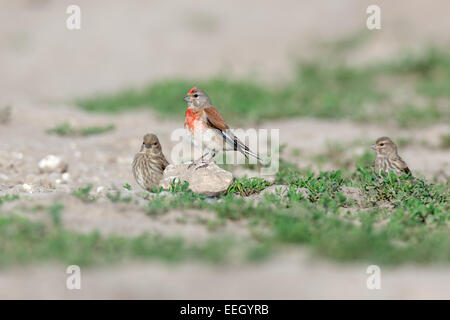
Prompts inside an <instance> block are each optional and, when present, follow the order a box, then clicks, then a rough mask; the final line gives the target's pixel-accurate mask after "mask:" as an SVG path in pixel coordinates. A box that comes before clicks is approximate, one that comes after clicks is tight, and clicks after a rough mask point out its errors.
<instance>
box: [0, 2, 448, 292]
mask: <svg viewBox="0 0 450 320" xmlns="http://www.w3.org/2000/svg"><path fill="white" fill-rule="evenodd" d="M73 4H75V5H78V6H79V7H80V8H81V30H68V29H67V28H66V20H67V18H68V17H69V14H67V13H66V9H67V7H68V6H69V5H73ZM371 4H376V5H378V6H379V7H380V8H381V29H380V30H373V31H371V30H368V29H367V27H366V20H367V17H368V14H367V13H366V9H367V7H368V6H369V5H371ZM449 12H450V2H449V1H445V0H435V1H433V2H428V1H423V0H422V1H420V0H414V1H411V0H398V1H389V0H377V1H365V0H341V1H332V0H328V1H325V0H323V1H300V0H283V1H277V2H275V1H271V0H247V1H234V0H229V1H214V3H213V2H211V1H209V0H198V1H187V0H177V1H142V0H133V1H108V0H96V1H89V0H84V1H81V0H71V1H66V0H14V1H8V0H0V136H1V137H2V138H1V139H0V143H1V149H0V191H1V192H2V194H7V195H12V194H26V195H27V196H29V197H32V198H33V201H37V203H38V204H41V205H48V203H52V201H54V198H53V197H54V194H53V193H52V192H54V191H55V190H56V191H57V192H62V193H65V194H70V193H71V192H73V191H74V190H79V188H83V187H85V186H86V185H90V186H92V191H93V192H96V193H97V194H99V195H102V194H103V195H104V194H105V193H106V192H107V191H108V190H117V189H118V188H121V187H122V185H124V184H125V183H127V184H128V183H129V184H130V186H131V187H132V188H133V190H134V189H139V188H138V187H137V185H136V184H135V183H134V179H133V178H132V176H131V172H130V163H131V161H132V159H133V156H134V154H135V153H136V152H137V151H138V148H139V145H140V143H141V138H142V136H143V135H144V134H145V133H147V132H155V133H157V134H158V136H159V137H160V140H161V142H162V146H163V150H164V152H165V154H166V155H170V150H171V147H172V146H173V144H174V142H173V141H170V134H171V132H172V131H173V130H174V129H176V128H180V127H182V126H183V121H184V120H183V116H184V110H185V105H184V103H183V101H182V98H183V96H184V95H185V93H186V92H187V90H189V88H191V87H192V86H194V85H197V86H200V87H202V88H204V89H205V90H206V92H208V93H209V95H210V97H211V99H212V101H213V104H215V105H216V106H217V107H218V108H219V110H220V111H221V113H222V114H223V115H224V117H225V118H226V119H227V120H228V122H229V124H230V125H231V126H233V127H244V128H247V127H259V128H268V129H271V128H274V129H280V140H281V141H280V142H281V144H282V145H283V146H284V148H283V158H284V159H286V160H289V161H292V162H293V163H296V165H298V166H299V167H300V168H307V169H310V170H312V171H314V172H318V171H321V170H322V171H323V170H335V169H344V170H353V169H354V168H355V167H356V165H357V164H358V163H364V164H368V163H370V162H371V161H372V159H373V154H372V153H371V152H370V150H369V148H368V147H369V145H370V144H372V143H373V141H374V140H375V139H376V138H378V137H380V136H385V135H387V136H390V137H391V138H393V139H394V141H396V142H397V144H398V145H399V148H400V154H401V155H402V157H403V158H404V159H405V160H406V162H407V163H408V164H409V167H410V168H411V169H412V171H413V172H414V173H415V175H417V176H419V177H424V178H426V179H429V181H434V182H440V183H448V178H449V176H450V126H449V123H450V19H449V18H448V13H449ZM48 154H56V155H57V156H60V157H61V158H63V159H65V161H67V162H68V165H69V171H68V173H69V174H70V175H69V176H68V175H66V176H62V175H58V174H42V173H40V172H39V171H38V166H37V164H38V162H39V160H40V159H42V158H43V157H45V156H46V155H48ZM169 160H170V159H169ZM230 170H233V173H234V175H235V176H236V177H240V176H244V175H247V176H252V175H256V176H257V173H255V172H252V171H251V170H250V169H249V168H240V167H237V168H232V169H230ZM266 178H267V177H266ZM267 179H269V180H270V177H268V178H267ZM25 185H26V187H25ZM90 190H91V189H90ZM88 193H89V191H88ZM46 197H48V199H47V198H46ZM21 199H22V198H21ZM61 199H62V200H60V201H61V202H62V203H64V208H65V209H64V210H65V211H64V225H65V226H66V227H67V228H69V229H71V230H75V231H77V232H90V231H93V230H99V231H100V233H102V234H103V233H104V234H110V233H113V234H119V235H139V234H140V233H141V232H147V231H149V230H150V231H154V230H156V231H157V232H161V233H163V234H166V235H167V234H168V235H173V234H176V235H178V234H182V235H183V236H185V237H186V238H188V239H191V240H192V238H191V237H193V238H195V239H197V238H196V236H198V235H200V236H203V235H204V234H205V233H206V234H208V232H207V231H205V230H203V229H204V228H203V227H202V228H203V229H202V228H200V227H198V226H194V227H192V226H191V225H190V227H189V228H187V227H186V226H185V225H184V224H179V223H178V222H177V221H178V220H177V219H179V218H180V212H178V213H177V215H175V216H174V217H172V218H171V220H170V221H169V222H168V221H153V220H152V221H148V219H147V218H146V217H142V214H141V213H142V212H141V211H140V210H139V209H137V208H130V207H123V206H117V205H115V204H114V205H105V204H102V203H100V205H98V206H95V205H92V204H91V205H90V206H87V205H86V204H83V206H86V207H83V208H84V209H83V210H82V209H80V203H79V202H77V200H73V199H72V198H70V199H69V198H65V197H62V198H61ZM27 201H28V200H27ZM24 203H25V202H24V201H22V200H20V201H19V202H18V205H21V206H24V205H25V204H26V203H25V204H24ZM108 203H109V202H108ZM35 205H36V204H34V205H33V206H35ZM93 206H95V207H93ZM6 208H8V207H6ZM14 208H15V207H14V206H13V207H11V208H10V209H11V210H12V209H14ZM4 209H5V207H4ZM53 209H54V210H57V208H56V209H55V208H53ZM80 211H83V212H80ZM51 212H53V211H51ZM181 215H183V212H182V213H181ZM238 229H239V228H238ZM235 231H236V230H235ZM292 259H293V258H292V257H291V256H289V257H288V258H286V259H281V260H280V261H281V262H280V261H275V262H271V263H268V264H266V265H258V267H255V268H256V269H253V267H252V266H245V267H242V268H240V267H239V268H236V267H230V268H228V269H226V268H224V270H219V269H217V268H210V267H208V266H204V265H201V266H197V265H194V266H193V265H190V264H188V265H183V266H181V267H180V268H179V269H169V270H167V269H166V266H161V265H159V264H152V265H151V266H150V265H146V264H142V265H141V264H133V265H132V266H131V267H123V266H121V267H119V269H118V270H115V269H108V270H107V271H104V270H99V269H94V270H91V271H90V272H89V273H86V277H87V279H89V281H90V282H89V283H91V287H90V290H86V291H84V292H85V293H82V294H78V293H75V295H74V293H70V292H68V291H67V290H66V289H65V288H63V287H61V286H60V281H65V280H64V279H65V276H66V275H65V273H64V269H61V268H59V267H58V266H54V265H51V266H49V267H47V266H45V267H42V268H41V269H27V268H31V267H26V266H25V267H23V268H21V269H14V270H13V269H2V271H1V272H0V287H5V286H6V287H8V288H14V289H11V291H9V292H3V293H1V294H0V296H2V297H36V296H37V297H57V298H60V297H63V298H73V297H85V298H86V297H87V298H92V297H115V298H136V297H137V298H140V297H147V298H184V297H193V298H202V297H203V298H205V297H208V298H227V297H228V298H230V297H233V298H234V297H235V298H261V297H263V298H273V297H278V298H292V297H294V298H311V297H325V298H330V297H331V298H344V297H367V298H374V297H375V298H378V297H382V298H390V297H397V298H398V297H400V298H405V297H430V296H431V297H440V296H442V295H443V294H444V293H448V291H445V290H446V288H445V286H443V284H445V281H442V279H450V274H449V273H448V270H445V269H439V268H438V269H436V270H434V269H433V270H431V271H430V270H428V269H420V268H416V267H403V269H395V270H394V271H392V273H389V274H387V277H388V279H391V280H392V281H391V287H390V289H391V290H390V291H384V292H378V293H373V292H368V291H367V290H366V289H365V288H362V287H361V286H356V285H355V286H352V285H349V281H350V282H351V281H352V280H355V279H356V280H357V281H360V280H361V281H362V282H361V283H363V282H364V281H365V280H364V279H365V276H366V275H365V272H364V270H365V269H364V268H365V267H364V266H363V265H351V266H341V265H340V266H336V265H334V264H333V263H330V262H323V263H322V262H321V263H319V264H316V265H315V267H314V268H312V267H311V265H310V263H311V262H310V260H309V259H307V258H305V257H304V256H303V255H302V256H301V257H300V258H298V257H297V258H295V259H294V260H292ZM19 260H20V259H19ZM293 261H295V262H293ZM120 268H122V269H120ZM299 268H300V269H299ZM30 270H31V271H30ZM61 270H63V271H61ZM198 270H202V272H198ZM361 270H363V272H361ZM273 274H283V275H284V276H281V277H272V278H271V275H273ZM418 274H419V275H421V276H417V275H418ZM117 275H120V276H119V277H118V276H117ZM142 277H147V278H148V279H149V281H151V283H152V285H151V288H150V287H149V286H147V285H146V284H145V283H141V278H142ZM113 279H114V281H113ZM233 279H234V281H233ZM236 279H239V281H236ZM261 279H265V280H266V282H264V283H261V281H260V280H261ZM293 279H296V280H295V281H294V280H293ZM308 279H309V280H308ZM349 279H350V280H349ZM420 279H428V280H430V281H429V282H425V280H424V282H420V281H422V280H420ZM413 280H414V281H416V282H414V281H413ZM417 281H418V282H417ZM449 281H450V280H449ZM44 282H45V284H44ZM413 282H414V283H415V284H416V285H417V286H412V283H413ZM167 283H169V284H170V286H167V285H166V284H167ZM293 283H294V284H293ZM447 283H448V281H447ZM105 284H107V285H106V286H105ZM210 284H214V285H210ZM330 284H333V287H334V288H336V289H335V290H334V289H333V290H330V289H329V288H330ZM431 284H432V285H431ZM192 286H195V287H196V288H198V290H189V288H192ZM214 286H216V287H221V288H223V290H219V291H217V290H214ZM343 287H346V290H345V292H342V288H343ZM30 288H32V290H30ZM243 288H244V289H243ZM431 288H432V289H431ZM423 292H425V293H426V294H425V293H424V294H423V295H422V293H423ZM433 294H435V295H433Z"/></svg>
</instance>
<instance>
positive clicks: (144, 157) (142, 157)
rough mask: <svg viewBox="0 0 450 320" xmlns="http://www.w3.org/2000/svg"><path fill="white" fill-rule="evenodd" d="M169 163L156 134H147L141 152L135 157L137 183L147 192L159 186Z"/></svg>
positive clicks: (133, 166)
mask: <svg viewBox="0 0 450 320" xmlns="http://www.w3.org/2000/svg"><path fill="white" fill-rule="evenodd" d="M168 165H169V162H168V161H167V160H166V157H164V154H163V153H162V149H161V144H160V143H159V140H158V137H157V136H156V135H154V134H150V133H149V134H146V135H145V136H144V141H143V142H142V145H141V150H140V151H139V152H138V153H137V154H136V155H135V156H134V160H133V165H132V168H133V175H134V178H135V179H136V182H137V183H138V184H139V185H140V186H141V187H142V188H143V189H145V190H150V189H152V188H153V187H155V186H158V184H159V181H160V180H161V178H162V176H163V173H164V169H165V168H166V167H167V166H168Z"/></svg>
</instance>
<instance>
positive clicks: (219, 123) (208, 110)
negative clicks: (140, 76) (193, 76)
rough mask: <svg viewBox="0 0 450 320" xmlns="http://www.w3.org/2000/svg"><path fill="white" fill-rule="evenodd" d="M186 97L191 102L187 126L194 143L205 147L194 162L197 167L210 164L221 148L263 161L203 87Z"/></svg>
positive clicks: (186, 115) (185, 123)
mask: <svg viewBox="0 0 450 320" xmlns="http://www.w3.org/2000/svg"><path fill="white" fill-rule="evenodd" d="M184 101H186V102H187V104H188V108H187V110H186V113H185V122H184V127H185V128H187V129H188V130H189V132H190V133H191V135H192V138H193V141H194V143H195V144H196V145H198V146H199V147H201V148H202V150H203V154H202V156H201V157H200V159H198V160H196V161H194V163H193V164H192V165H195V166H196V168H197V169H198V168H202V167H206V166H208V165H209V163H211V162H212V161H213V159H214V157H215V156H216V154H217V153H218V152H220V151H233V150H234V151H239V152H241V153H243V154H244V155H245V157H247V156H248V155H250V156H252V157H255V158H256V159H258V160H259V162H262V159H261V158H260V156H259V155H258V154H256V153H254V152H252V151H251V150H250V149H249V148H248V146H246V145H245V144H244V143H243V142H242V141H240V140H239V139H238V138H237V137H236V136H235V135H234V134H233V133H232V132H231V131H230V130H229V129H230V127H229V126H228V125H227V123H226V122H225V120H224V119H223V118H222V116H221V115H220V113H219V111H217V109H216V108H215V107H214V106H213V105H212V103H211V100H210V99H209V97H208V95H207V94H206V93H205V92H204V91H203V90H202V89H200V88H198V87H193V88H192V89H190V90H189V92H188V93H187V95H186V96H185V97H184Z"/></svg>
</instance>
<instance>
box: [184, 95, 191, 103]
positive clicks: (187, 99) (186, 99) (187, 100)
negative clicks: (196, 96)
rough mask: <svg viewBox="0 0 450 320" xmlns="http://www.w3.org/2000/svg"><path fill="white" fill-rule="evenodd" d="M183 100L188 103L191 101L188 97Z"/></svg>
mask: <svg viewBox="0 0 450 320" xmlns="http://www.w3.org/2000/svg"><path fill="white" fill-rule="evenodd" d="M183 100H184V101H186V102H189V101H191V97H190V96H188V95H187V96H186V97H184V99H183Z"/></svg>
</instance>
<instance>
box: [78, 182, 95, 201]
mask: <svg viewBox="0 0 450 320" xmlns="http://www.w3.org/2000/svg"><path fill="white" fill-rule="evenodd" d="M91 190H92V186H91V185H88V186H86V187H84V188H78V189H77V190H75V191H74V192H73V195H74V196H75V197H77V198H78V199H80V200H82V201H83V202H93V201H95V200H96V198H95V197H94V196H92V195H91V194H90V192H91Z"/></svg>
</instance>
